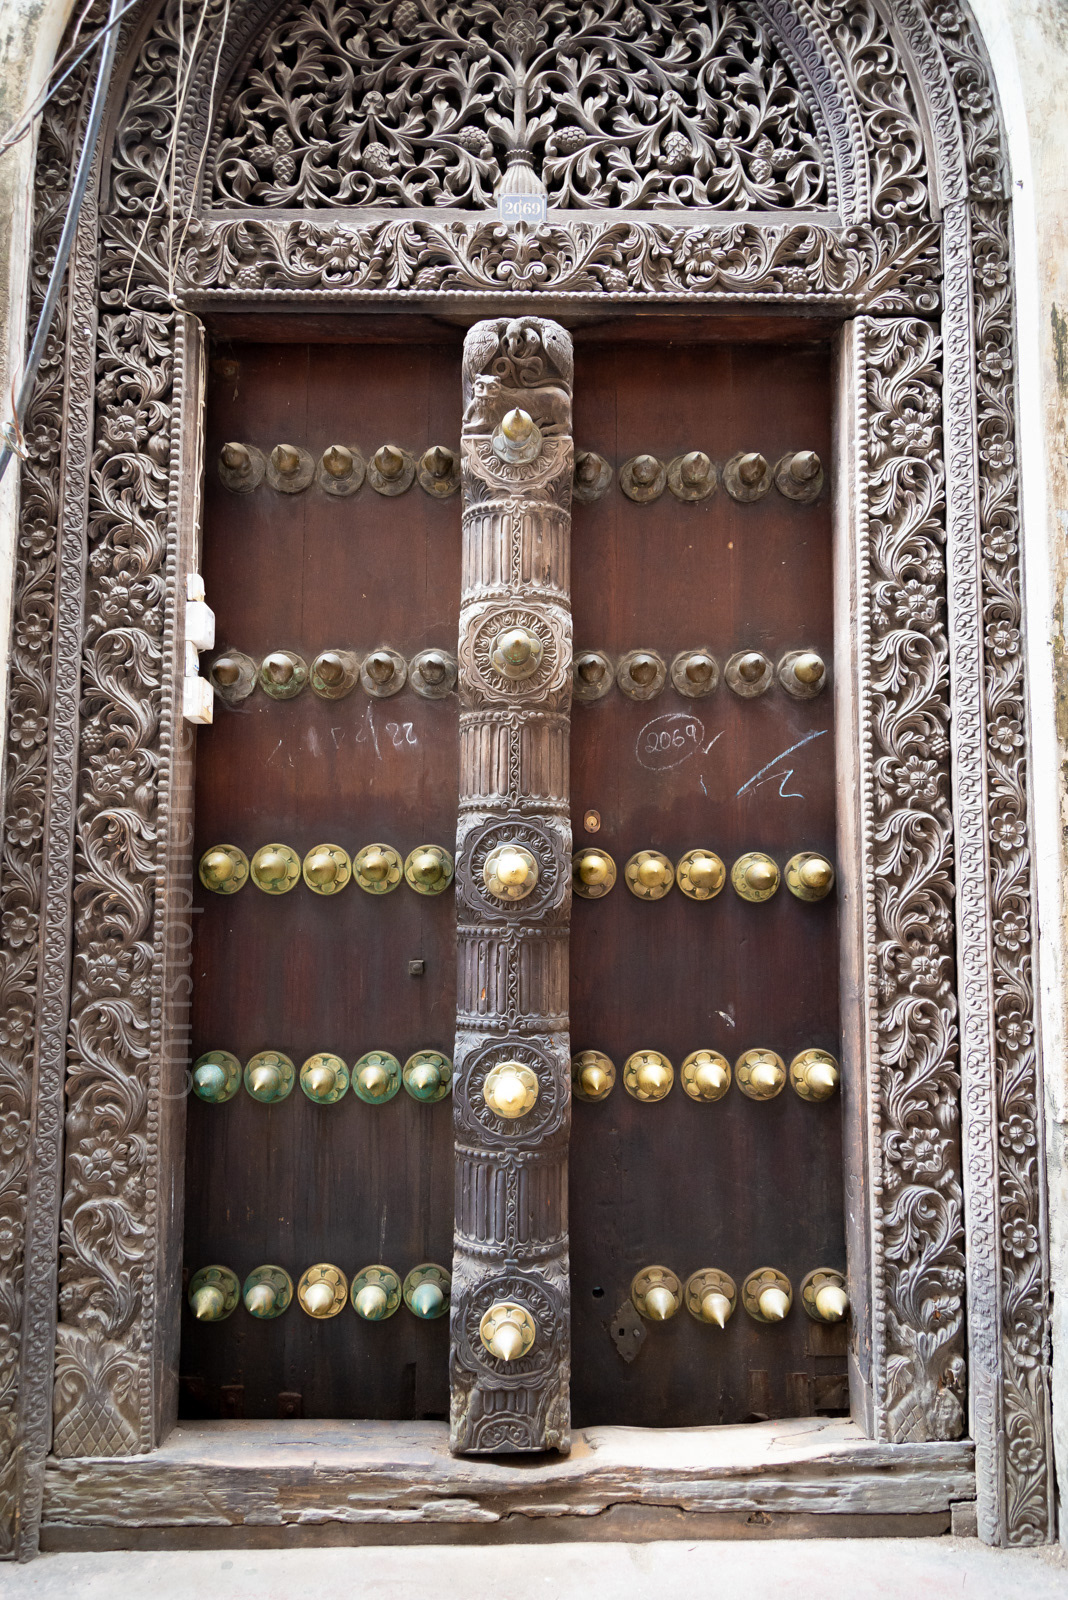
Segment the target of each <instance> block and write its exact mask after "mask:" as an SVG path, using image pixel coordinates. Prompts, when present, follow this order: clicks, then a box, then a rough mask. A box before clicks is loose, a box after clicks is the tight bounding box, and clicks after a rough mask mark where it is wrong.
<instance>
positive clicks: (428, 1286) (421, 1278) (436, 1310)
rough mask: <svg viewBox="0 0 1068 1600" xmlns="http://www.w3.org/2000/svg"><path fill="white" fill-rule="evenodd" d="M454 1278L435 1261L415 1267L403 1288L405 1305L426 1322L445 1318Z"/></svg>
mask: <svg viewBox="0 0 1068 1600" xmlns="http://www.w3.org/2000/svg"><path fill="white" fill-rule="evenodd" d="M451 1290H452V1276H451V1274H450V1273H448V1272H446V1271H445V1268H444V1267H439V1266H438V1265H437V1263H436V1262H434V1261H424V1262H421V1263H420V1265H419V1266H418V1267H413V1268H412V1270H411V1272H409V1274H408V1276H407V1277H406V1278H405V1280H404V1283H403V1284H402V1286H401V1293H402V1295H403V1296H404V1304H405V1305H406V1306H407V1307H408V1310H409V1311H411V1312H412V1313H413V1314H414V1315H415V1316H417V1317H419V1318H421V1319H422V1321H424V1322H433V1321H435V1320H436V1319H437V1318H438V1317H443V1316H444V1315H445V1313H446V1312H447V1311H448V1309H449V1295H450V1292H451Z"/></svg>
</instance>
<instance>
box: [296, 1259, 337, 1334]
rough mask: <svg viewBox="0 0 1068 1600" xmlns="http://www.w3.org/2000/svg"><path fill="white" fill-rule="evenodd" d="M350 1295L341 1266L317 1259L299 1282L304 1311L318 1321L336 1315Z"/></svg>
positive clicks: (300, 1300)
mask: <svg viewBox="0 0 1068 1600" xmlns="http://www.w3.org/2000/svg"><path fill="white" fill-rule="evenodd" d="M348 1297H349V1284H348V1279H347V1278H346V1277H345V1274H344V1273H343V1272H342V1271H341V1268H340V1267H335V1266H334V1265H333V1263H332V1262H329V1261H317V1262H316V1263H315V1265H314V1266H313V1267H309V1268H308V1269H307V1271H306V1272H305V1273H303V1274H302V1276H301V1279H300V1282H299V1283H298V1284H297V1302H298V1304H299V1305H300V1308H301V1310H302V1311H306V1312H307V1314H308V1316H309V1317H314V1318H315V1319H316V1321H325V1319H326V1318H327V1317H336V1316H337V1315H338V1313H339V1312H340V1311H342V1310H343V1309H344V1306H345V1302H346V1300H347V1299H348Z"/></svg>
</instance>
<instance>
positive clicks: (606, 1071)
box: [571, 1050, 616, 1103]
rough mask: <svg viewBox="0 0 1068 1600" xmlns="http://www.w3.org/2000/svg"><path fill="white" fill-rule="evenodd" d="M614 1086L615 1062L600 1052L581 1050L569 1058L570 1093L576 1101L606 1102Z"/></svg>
mask: <svg viewBox="0 0 1068 1600" xmlns="http://www.w3.org/2000/svg"><path fill="white" fill-rule="evenodd" d="M615 1085H616V1068H615V1062H613V1061H611V1060H610V1059H609V1058H608V1056H606V1055H603V1054H602V1053H601V1051H600V1050H581V1051H580V1052H579V1053H578V1055H577V1056H572V1057H571V1091H572V1093H573V1094H574V1096H575V1098H576V1099H577V1100H588V1101H590V1102H591V1103H592V1102H596V1101H598V1100H607V1099H608V1096H609V1095H610V1094H611V1093H612V1090H613V1089H614V1088H615Z"/></svg>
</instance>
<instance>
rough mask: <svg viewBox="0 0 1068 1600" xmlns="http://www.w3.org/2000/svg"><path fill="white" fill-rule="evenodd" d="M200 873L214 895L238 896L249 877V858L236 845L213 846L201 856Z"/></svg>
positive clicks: (206, 886) (202, 880) (204, 883)
mask: <svg viewBox="0 0 1068 1600" xmlns="http://www.w3.org/2000/svg"><path fill="white" fill-rule="evenodd" d="M198 871H199V873H200V881H201V883H202V884H203V885H204V887H205V889H210V890H211V892H212V894H236V893H237V891H238V890H239V889H241V888H243V887H244V884H245V880H246V879H247V877H248V857H247V856H246V854H245V852H244V851H243V850H239V849H238V848H237V846H236V844H213V845H212V847H211V849H210V850H205V852H204V854H203V855H202V856H201V858H200V866H199V868H198Z"/></svg>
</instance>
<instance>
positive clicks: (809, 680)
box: [777, 650, 827, 700]
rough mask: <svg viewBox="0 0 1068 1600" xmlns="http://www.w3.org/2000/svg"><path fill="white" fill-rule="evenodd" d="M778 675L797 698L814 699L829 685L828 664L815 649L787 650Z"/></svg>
mask: <svg viewBox="0 0 1068 1600" xmlns="http://www.w3.org/2000/svg"><path fill="white" fill-rule="evenodd" d="M777 676H778V679H779V682H780V684H781V685H782V687H783V688H784V689H785V690H786V693H787V694H788V695H791V696H792V697H793V698H794V699H795V700H814V699H815V697H816V695H818V694H822V693H823V691H824V689H825V688H826V687H827V666H826V663H825V662H824V659H823V657H822V656H821V655H820V654H819V653H818V652H817V651H815V650H787V652H786V654H785V655H784V656H783V657H782V659H781V660H780V662H779V665H778V668H777Z"/></svg>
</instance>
